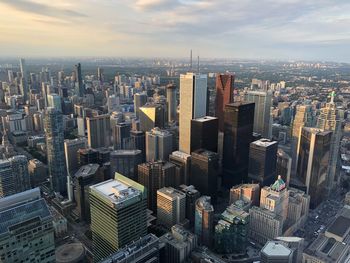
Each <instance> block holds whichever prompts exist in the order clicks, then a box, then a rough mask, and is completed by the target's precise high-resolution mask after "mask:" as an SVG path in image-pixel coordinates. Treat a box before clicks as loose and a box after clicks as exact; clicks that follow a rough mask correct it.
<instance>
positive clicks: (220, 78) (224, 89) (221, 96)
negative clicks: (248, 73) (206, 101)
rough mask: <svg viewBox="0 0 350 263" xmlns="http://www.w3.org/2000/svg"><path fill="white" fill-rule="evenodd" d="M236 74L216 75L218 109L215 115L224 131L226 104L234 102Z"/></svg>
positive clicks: (220, 128)
mask: <svg viewBox="0 0 350 263" xmlns="http://www.w3.org/2000/svg"><path fill="white" fill-rule="evenodd" d="M234 81H235V75H233V74H228V73H226V74H217V75H216V109H215V115H216V117H218V119H219V130H220V131H221V132H224V123H225V121H224V112H225V106H226V104H229V103H232V102H233V85H234Z"/></svg>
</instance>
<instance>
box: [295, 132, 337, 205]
mask: <svg viewBox="0 0 350 263" xmlns="http://www.w3.org/2000/svg"><path fill="white" fill-rule="evenodd" d="M331 141H332V132H331V131H321V130H319V129H316V128H307V127H303V128H302V129H301V134H300V137H299V145H298V159H297V164H298V166H297V176H298V179H299V180H300V181H301V183H302V184H303V185H304V186H306V194H308V195H310V198H311V199H310V206H311V208H312V209H313V208H315V207H316V206H318V205H319V204H320V203H321V202H322V201H323V200H324V199H325V198H326V197H327V192H326V184H327V175H328V174H327V173H328V165H329V159H330V156H329V155H330V149H331Z"/></svg>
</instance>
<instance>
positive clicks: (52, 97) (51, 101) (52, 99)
mask: <svg viewBox="0 0 350 263" xmlns="http://www.w3.org/2000/svg"><path fill="white" fill-rule="evenodd" d="M47 104H48V107H52V108H55V109H56V110H57V111H60V112H62V102H61V96H60V95H57V94H55V93H53V94H49V95H47Z"/></svg>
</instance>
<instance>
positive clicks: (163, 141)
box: [146, 128, 173, 162]
mask: <svg viewBox="0 0 350 263" xmlns="http://www.w3.org/2000/svg"><path fill="white" fill-rule="evenodd" d="M172 150H173V135H172V134H171V133H170V132H168V131H167V130H161V129H159V128H153V129H152V130H151V131H147V132H146V161H147V162H149V161H158V160H162V161H166V160H168V159H169V155H170V154H171V152H172Z"/></svg>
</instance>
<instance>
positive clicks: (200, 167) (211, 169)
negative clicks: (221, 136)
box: [190, 149, 219, 200]
mask: <svg viewBox="0 0 350 263" xmlns="http://www.w3.org/2000/svg"><path fill="white" fill-rule="evenodd" d="M218 169H219V156H218V154H217V153H214V152H211V151H207V150H203V149H200V150H197V151H194V152H192V154H191V176H190V183H191V184H192V185H194V186H195V187H196V189H198V191H199V192H200V193H201V194H202V195H209V196H211V197H212V198H213V200H216V195H217V186H218V173H219V171H218Z"/></svg>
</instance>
